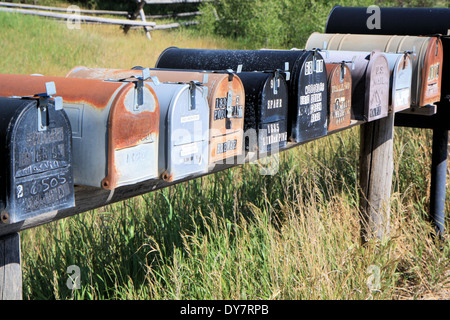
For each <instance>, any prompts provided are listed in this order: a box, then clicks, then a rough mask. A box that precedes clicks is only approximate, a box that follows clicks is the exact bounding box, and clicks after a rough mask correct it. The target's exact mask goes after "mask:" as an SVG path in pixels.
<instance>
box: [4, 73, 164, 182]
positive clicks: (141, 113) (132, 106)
mask: <svg viewBox="0 0 450 320" xmlns="http://www.w3.org/2000/svg"><path fill="white" fill-rule="evenodd" d="M49 81H53V82H54V83H55V85H56V90H57V95H58V96H61V97H62V98H63V100H64V109H65V111H66V113H67V115H68V117H69V119H70V122H71V127H72V134H73V150H74V182H75V184H80V185H86V186H94V187H103V188H106V189H114V188H116V187H119V186H122V185H128V184H132V183H136V182H140V181H144V180H147V179H152V178H155V177H156V176H157V156H158V153H157V151H158V147H157V146H158V138H159V104H158V101H157V99H156V95H155V93H154V91H153V89H152V88H151V87H150V86H148V85H145V87H144V88H143V90H142V94H143V100H142V101H143V103H142V105H139V106H137V105H136V103H137V102H136V101H135V98H136V92H135V91H136V87H135V84H134V83H129V82H128V83H122V82H106V81H100V80H90V79H69V78H63V77H43V76H28V75H10V74H0V96H4V97H8V96H17V95H19V96H28V95H32V94H34V92H39V91H42V90H43V89H42V88H43V86H44V83H45V82H49Z"/></svg>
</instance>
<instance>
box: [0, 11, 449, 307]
mask: <svg viewBox="0 0 450 320" xmlns="http://www.w3.org/2000/svg"><path fill="white" fill-rule="evenodd" d="M0 30H1V31H0V43H1V44H2V46H1V49H0V50H1V52H2V59H1V60H0V70H1V71H2V73H20V74H30V73H41V74H44V75H52V76H63V75H65V74H66V73H67V72H68V71H69V70H70V69H71V68H72V67H74V66H77V65H86V66H92V67H111V68H129V67H132V66H135V65H144V66H145V65H147V66H153V65H154V62H155V61H156V59H157V57H158V55H159V54H160V52H161V51H162V50H164V49H165V48H166V47H169V46H172V45H176V46H179V47H192V48H243V46H244V44H243V43H236V42H233V41H231V40H226V39H220V38H213V37H199V36H196V35H195V33H194V32H192V31H189V30H179V31H158V32H154V33H152V37H153V40H152V41H151V42H150V41H148V40H147V39H146V37H145V35H144V33H143V32H142V31H140V30H137V31H131V32H130V34H128V35H127V36H124V35H123V33H122V32H121V30H120V29H119V28H118V27H110V26H109V27H104V26H87V25H82V26H81V29H79V30H70V29H68V28H67V27H66V25H65V24H63V23H57V22H54V21H48V20H43V19H39V18H33V17H23V16H18V15H13V14H5V13H0ZM394 141H395V142H394V143H395V144H394V148H395V158H394V159H395V171H394V184H393V192H392V198H391V208H392V212H391V215H392V217H391V218H392V222H391V223H392V230H391V236H390V238H389V240H388V241H386V242H383V243H381V242H378V241H369V242H368V243H365V244H364V245H362V244H361V243H360V241H359V229H360V225H359V213H358V209H357V208H358V201H359V200H358V192H357V183H358V176H357V172H358V156H359V129H358V128H353V129H350V130H346V131H344V132H341V133H338V134H335V135H332V136H329V137H325V138H322V139H320V140H317V141H314V142H311V143H308V144H306V145H303V146H300V147H298V148H295V149H292V150H289V151H285V152H283V153H281V154H280V158H279V170H278V173H277V174H275V175H272V176H266V175H261V173H260V169H261V164H257V163H255V164H246V165H243V166H241V167H237V168H233V169H230V170H227V171H224V172H220V173H217V174H214V175H210V176H206V177H203V178H199V179H196V180H192V181H189V182H186V183H182V184H179V185H176V186H173V187H170V188H167V189H163V190H161V191H157V192H154V193H150V194H146V195H144V196H141V197H136V198H133V199H129V200H127V201H124V202H120V203H116V204H113V205H110V206H107V207H104V208H100V209H97V210H93V211H89V212H86V213H84V214H80V215H77V216H74V217H70V218H67V219H63V220H59V221H57V222H54V223H51V224H48V225H44V226H41V227H38V228H34V229H30V230H26V231H24V232H22V233H21V237H22V258H23V282H24V286H23V288H24V289H23V290H24V298H25V299H355V300H363V299H427V298H432V299H435V298H446V299H449V298H450V294H449V291H450V288H449V276H450V264H449V259H448V258H449V253H450V241H449V238H448V237H445V238H444V239H443V240H442V241H440V242H437V240H434V239H433V237H432V236H431V234H432V232H433V228H432V226H431V225H430V223H429V222H428V217H427V211H428V204H429V191H428V190H429V179H430V174H429V168H430V163H431V156H430V152H431V135H430V132H428V131H427V130H419V129H402V128H396V131H395V140H394ZM447 197H450V195H449V194H447ZM449 210H450V207H449V205H448V203H447V211H446V212H447V214H448V212H449ZM447 221H448V220H447ZM447 225H448V222H447ZM69 266H77V267H78V268H79V270H80V280H81V282H80V285H81V287H80V288H79V289H72V290H71V289H69V288H68V286H67V280H68V279H69V274H71V272H70V271H68V267H69Z"/></svg>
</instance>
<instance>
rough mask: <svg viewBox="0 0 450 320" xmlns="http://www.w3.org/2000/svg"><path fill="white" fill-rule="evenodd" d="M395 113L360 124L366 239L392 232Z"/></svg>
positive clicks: (364, 238) (361, 205)
mask: <svg viewBox="0 0 450 320" xmlns="http://www.w3.org/2000/svg"><path fill="white" fill-rule="evenodd" d="M394 115H395V114H394V113H390V114H389V115H388V117H386V118H383V119H380V120H376V121H373V122H368V123H365V124H363V125H362V126H361V127H360V133H361V143H360V178H359V181H360V206H359V207H360V211H361V236H362V240H363V241H366V240H368V239H373V238H378V239H380V240H383V239H384V238H385V237H387V235H388V234H389V227H390V205H389V202H390V197H391V187H392V175H393V169H394V160H393V136H394V117H395V116H394Z"/></svg>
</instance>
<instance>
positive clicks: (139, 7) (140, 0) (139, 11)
mask: <svg viewBox="0 0 450 320" xmlns="http://www.w3.org/2000/svg"><path fill="white" fill-rule="evenodd" d="M145 4H146V2H145V1H144V0H136V10H135V11H134V13H132V14H131V15H130V16H129V17H128V18H129V19H130V20H135V19H136V18H137V17H138V16H140V17H141V20H142V21H143V22H147V21H146V19H145V13H144V6H145ZM130 28H131V26H129V25H126V26H124V27H123V31H124V32H125V34H126V33H127V32H128V30H130ZM144 30H145V33H146V35H147V38H148V39H149V40H151V39H152V38H151V36H150V29H149V28H148V27H146V26H144Z"/></svg>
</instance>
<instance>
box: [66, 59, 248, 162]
mask: <svg viewBox="0 0 450 320" xmlns="http://www.w3.org/2000/svg"><path fill="white" fill-rule="evenodd" d="M141 74H142V71H141V70H139V68H137V69H133V70H126V69H101V68H86V67H76V68H74V69H72V70H71V71H70V72H69V73H68V74H67V75H66V76H67V77H72V78H75V77H77V78H91V79H92V78H94V79H121V78H128V77H132V76H136V75H141ZM150 74H151V75H152V76H156V77H157V78H158V80H159V81H161V82H169V83H179V82H189V81H197V82H200V83H202V84H203V85H204V86H206V87H207V88H208V102H209V106H210V111H211V112H210V121H209V124H210V130H209V137H210V154H209V163H210V164H214V163H217V162H219V161H223V160H224V159H227V158H230V157H234V156H239V155H241V154H242V152H243V136H244V106H245V91H244V86H243V84H242V81H241V80H240V79H239V77H238V76H237V75H236V74H234V73H227V72H201V71H188V70H163V69H150Z"/></svg>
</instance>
